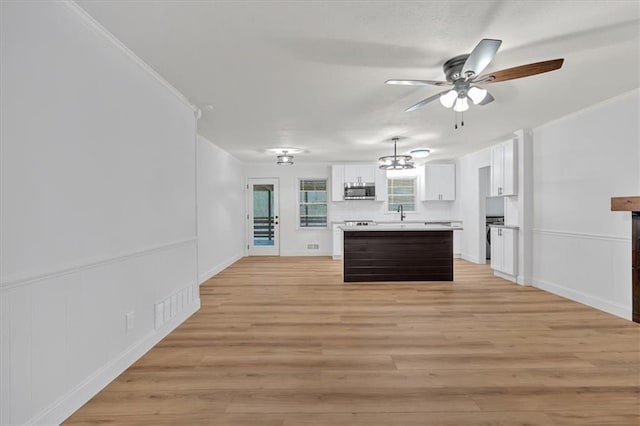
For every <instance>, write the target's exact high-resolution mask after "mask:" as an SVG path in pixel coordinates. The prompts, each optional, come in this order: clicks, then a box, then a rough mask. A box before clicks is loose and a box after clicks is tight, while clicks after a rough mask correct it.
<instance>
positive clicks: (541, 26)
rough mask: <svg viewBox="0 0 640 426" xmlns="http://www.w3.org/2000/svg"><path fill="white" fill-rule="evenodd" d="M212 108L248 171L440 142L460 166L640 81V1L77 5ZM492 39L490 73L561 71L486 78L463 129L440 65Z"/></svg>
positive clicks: (213, 122)
mask: <svg viewBox="0 0 640 426" xmlns="http://www.w3.org/2000/svg"><path fill="white" fill-rule="evenodd" d="M78 3H79V4H80V6H81V7H83V8H84V9H85V10H86V11H87V12H88V13H89V14H90V15H92V16H93V17H94V18H95V19H96V20H97V21H98V22H100V23H101V24H102V25H104V26H105V27H106V28H107V29H108V30H109V31H111V32H112V33H113V34H114V35H115V36H116V37H117V38H118V39H120V40H121V41H122V42H123V43H124V44H125V45H126V46H127V47H129V48H130V49H131V50H132V51H133V52H135V53H136V54H137V55H138V56H139V57H140V58H142V59H143V60H144V61H145V62H147V63H148V64H149V65H150V66H151V67H152V68H154V69H155V70H156V71H157V72H158V73H159V74H160V75H162V76H163V77H164V78H165V79H166V80H167V81H169V82H170V83H171V84H172V85H174V86H175V87H176V88H177V89H178V90H180V91H181V92H182V93H183V94H184V95H185V96H186V97H187V98H189V100H190V101H191V102H192V103H194V104H195V105H197V106H199V107H201V108H202V110H203V116H202V118H201V119H200V121H199V124H198V125H199V133H200V134H202V135H203V136H205V137H206V138H208V139H209V140H211V141H212V142H214V143H215V144H216V145H218V146H220V147H222V148H223V149H225V150H227V151H228V152H230V153H232V154H233V155H234V156H236V157H237V158H239V159H241V160H243V161H248V162H262V161H264V162H274V161H275V156H274V154H272V153H267V151H266V150H267V149H269V148H274V147H296V148H300V149H303V150H305V153H303V154H299V155H297V156H296V163H300V162H303V163H304V162H325V161H373V160H375V159H377V157H379V156H381V155H387V154H389V153H390V152H391V151H392V142H391V138H393V137H395V136H398V137H400V138H401V139H400V141H399V142H398V151H403V152H406V151H407V150H409V149H411V148H416V147H423V146H427V147H430V148H432V149H433V154H432V156H431V157H429V159H430V160H431V159H434V160H444V159H451V158H455V157H458V156H460V155H463V154H465V153H469V152H473V151H476V150H478V149H481V148H483V147H485V146H488V145H490V144H492V143H493V142H495V141H496V140H499V139H501V138H503V137H505V136H507V135H509V134H510V133H511V132H513V131H514V130H517V129H520V128H528V127H535V126H538V125H540V124H543V123H546V122H549V121H552V120H554V119H556V118H559V117H562V116H564V115H567V114H569V113H571V112H573V111H577V110H579V109H582V108H585V107H587V106H589V105H592V104H594V103H597V102H599V101H602V100H604V99H608V98H611V97H614V96H616V95H618V94H621V93H624V92H627V91H629V90H632V89H634V88H637V87H639V79H640V77H639V74H640V71H639V62H640V61H639V51H640V42H639V33H640V21H639V20H638V19H639V18H640V12H639V9H640V3H639V2H637V1H635V0H631V1H615V0H609V1H606V2H605V1H570V2H569V1H544V2H542V1H517V2H516V1H477V0H471V1H423V2H416V1H406V2H401V1H375V2H374V1H369V2H364V1H342V2H329V1H321V2H319V1H242V2H240V1H237V2H232V1H228V2H226V1H225V2H204V1H181V2H177V1H172V2H169V1H154V2H150V1H126V2H124V1H95V0H91V1H78ZM482 38H497V39H501V40H503V43H502V46H501V48H500V50H499V51H498V54H497V56H496V57H495V59H494V61H493V62H492V63H491V64H490V65H489V67H488V68H487V70H486V71H494V70H500V69H503V68H510V67H512V66H517V65H521V64H526V63H531V62H538V61H543V60H548V59H555V58H565V62H564V66H563V68H562V69H560V70H557V71H553V72H550V73H546V74H541V75H537V76H532V77H527V78H524V79H520V80H512V81H506V82H500V83H494V84H491V85H487V86H486V87H487V88H488V89H489V90H490V91H491V93H492V94H493V96H494V97H495V98H496V101H494V102H493V103H491V104H489V105H487V106H482V107H481V106H472V107H471V108H470V110H469V111H467V112H466V113H465V115H464V121H465V126H464V127H462V128H460V129H458V130H455V129H454V113H453V112H452V111H451V110H447V109H445V108H443V107H442V106H441V105H440V104H439V102H437V101H436V102H435V103H432V104H429V105H427V106H425V107H424V108H422V109H420V110H417V111H414V112H410V113H405V112H404V110H405V109H406V108H407V107H409V106H410V105H413V104H414V103H416V102H418V101H420V100H421V99H423V98H426V97H428V96H430V95H432V94H435V93H438V92H439V91H441V90H442V89H441V88H439V87H435V86H433V87H431V86H425V87H407V86H389V85H385V84H384V82H385V80H388V79H435V80H442V79H443V77H444V76H443V73H442V68H441V67H442V63H443V62H444V61H445V60H447V59H449V58H451V57H453V56H455V55H459V54H462V53H469V52H470V51H471V50H472V49H473V48H474V47H475V45H476V44H477V43H478V42H479V41H480V39H482ZM205 105H211V106H212V107H211V109H207V108H204V106H205Z"/></svg>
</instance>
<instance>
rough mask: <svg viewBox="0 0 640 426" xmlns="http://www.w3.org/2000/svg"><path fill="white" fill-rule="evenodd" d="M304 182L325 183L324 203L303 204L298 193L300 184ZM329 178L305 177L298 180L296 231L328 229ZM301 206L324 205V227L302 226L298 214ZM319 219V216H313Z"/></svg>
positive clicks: (300, 188)
mask: <svg viewBox="0 0 640 426" xmlns="http://www.w3.org/2000/svg"><path fill="white" fill-rule="evenodd" d="M305 181H324V183H325V190H324V192H325V201H324V202H304V201H302V200H301V199H300V193H301V192H303V190H302V187H301V186H302V182H305ZM329 196H330V191H329V178H327V177H306V178H298V179H297V185H296V229H297V230H314V229H320V230H322V229H329ZM303 205H324V206H326V215H325V225H324V226H303V225H302V221H301V220H302V215H301V214H300V207H302V206H303ZM314 217H321V216H314Z"/></svg>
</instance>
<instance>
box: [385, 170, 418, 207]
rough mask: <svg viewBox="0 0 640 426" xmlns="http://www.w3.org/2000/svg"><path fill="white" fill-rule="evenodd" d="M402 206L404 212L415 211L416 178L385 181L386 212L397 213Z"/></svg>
mask: <svg viewBox="0 0 640 426" xmlns="http://www.w3.org/2000/svg"><path fill="white" fill-rule="evenodd" d="M400 204H402V207H403V209H404V211H406V212H415V211H416V178H415V177H408V178H388V179H387V211H389V212H395V211H398V206H399V205H400Z"/></svg>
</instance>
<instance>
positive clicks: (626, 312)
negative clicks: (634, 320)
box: [532, 278, 631, 320]
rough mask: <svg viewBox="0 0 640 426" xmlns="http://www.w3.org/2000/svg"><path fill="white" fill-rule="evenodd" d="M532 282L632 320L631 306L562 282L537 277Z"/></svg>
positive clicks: (555, 292)
mask: <svg viewBox="0 0 640 426" xmlns="http://www.w3.org/2000/svg"><path fill="white" fill-rule="evenodd" d="M532 283H533V286H534V287H536V288H539V289H541V290H544V291H548V292H549V293H553V294H555V295H558V296H561V297H564V298H566V299H569V300H572V301H575V302H578V303H582V304H583V305H587V306H590V307H592V308H595V309H598V310H601V311H604V312H608V313H610V314H612V315H615V316H618V317H620V318H624V319H626V320H631V308H630V307H627V306H623V305H620V304H618V303H615V302H610V301H608V300H605V299H602V298H600V297H596V296H592V295H589V294H586V293H583V292H581V291H577V290H574V289H571V288H568V287H565V286H562V285H560V284H556V283H551V282H548V281H544V280H540V279H537V278H533V279H532Z"/></svg>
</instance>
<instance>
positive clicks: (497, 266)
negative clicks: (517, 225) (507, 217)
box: [491, 228, 518, 276]
mask: <svg viewBox="0 0 640 426" xmlns="http://www.w3.org/2000/svg"><path fill="white" fill-rule="evenodd" d="M517 244H518V230H517V229H513V228H491V269H493V270H495V271H498V272H502V273H504V274H508V275H513V276H515V275H516V274H517V273H518V262H517V259H518V256H517V249H518V245H517Z"/></svg>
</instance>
